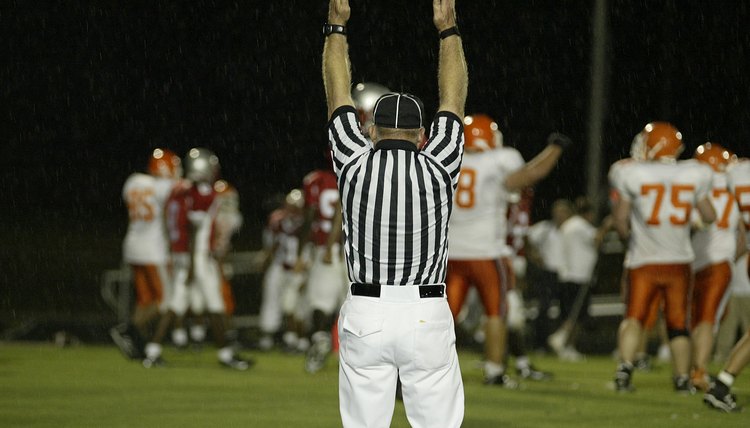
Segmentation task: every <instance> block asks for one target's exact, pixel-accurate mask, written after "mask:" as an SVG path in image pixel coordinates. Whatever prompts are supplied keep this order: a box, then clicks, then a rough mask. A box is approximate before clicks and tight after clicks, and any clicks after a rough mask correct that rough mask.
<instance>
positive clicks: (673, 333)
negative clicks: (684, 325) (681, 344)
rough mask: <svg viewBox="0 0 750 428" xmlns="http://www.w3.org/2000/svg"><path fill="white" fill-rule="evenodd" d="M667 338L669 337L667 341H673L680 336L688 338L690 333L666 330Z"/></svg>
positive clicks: (683, 330)
mask: <svg viewBox="0 0 750 428" xmlns="http://www.w3.org/2000/svg"><path fill="white" fill-rule="evenodd" d="M667 336H668V337H669V340H672V339H675V338H677V337H680V336H687V337H689V336H690V333H689V332H688V331H687V330H686V329H681V330H672V329H669V330H667Z"/></svg>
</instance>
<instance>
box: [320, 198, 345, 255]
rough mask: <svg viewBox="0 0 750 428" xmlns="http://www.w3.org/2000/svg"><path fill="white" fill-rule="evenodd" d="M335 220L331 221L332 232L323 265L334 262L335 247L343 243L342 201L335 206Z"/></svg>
mask: <svg viewBox="0 0 750 428" xmlns="http://www.w3.org/2000/svg"><path fill="white" fill-rule="evenodd" d="M334 210H335V211H334V213H333V218H332V219H331V232H330V233H329V234H328V240H327V241H326V252H325V254H324V255H323V263H325V264H330V263H331V262H332V261H333V246H334V245H336V244H339V243H341V232H342V229H341V225H342V223H343V214H342V212H341V201H336V205H335V206H334Z"/></svg>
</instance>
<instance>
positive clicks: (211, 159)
mask: <svg viewBox="0 0 750 428" xmlns="http://www.w3.org/2000/svg"><path fill="white" fill-rule="evenodd" d="M219 169H220V167H219V158H218V157H217V156H216V155H215V154H214V152H212V151H211V150H208V149H204V148H202V147H194V148H192V149H190V150H188V154H187V156H185V174H186V176H187V178H188V179H189V180H191V181H194V182H199V183H213V182H214V181H216V179H218V178H219Z"/></svg>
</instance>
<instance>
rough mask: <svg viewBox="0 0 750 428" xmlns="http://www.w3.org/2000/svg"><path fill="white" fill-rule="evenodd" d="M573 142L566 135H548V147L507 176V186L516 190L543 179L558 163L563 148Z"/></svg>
mask: <svg viewBox="0 0 750 428" xmlns="http://www.w3.org/2000/svg"><path fill="white" fill-rule="evenodd" d="M572 144H573V141H572V140H571V139H570V138H568V137H567V136H566V135H563V134H560V133H558V132H553V133H552V134H550V135H549V136H548V137H547V147H545V148H544V150H542V151H541V152H540V153H539V154H538V155H536V156H534V158H533V159H531V161H529V162H528V163H527V164H526V165H524V166H523V167H522V168H521V169H519V170H518V171H516V172H514V173H513V174H510V175H508V176H507V177H506V178H505V188H506V189H508V190H509V191H511V192H516V191H519V190H521V189H523V188H525V187H529V186H531V185H533V184H535V183H536V182H538V181H539V180H541V179H543V178H544V177H546V176H547V175H549V173H550V172H551V171H552V169H553V168H554V167H555V165H557V161H558V160H559V159H560V156H562V153H563V150H564V149H565V148H567V147H570V146H571V145H572Z"/></svg>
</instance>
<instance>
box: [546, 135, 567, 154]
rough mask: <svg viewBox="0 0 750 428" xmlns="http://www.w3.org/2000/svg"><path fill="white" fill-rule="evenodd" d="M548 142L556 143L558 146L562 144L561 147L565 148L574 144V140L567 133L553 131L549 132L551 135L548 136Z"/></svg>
mask: <svg viewBox="0 0 750 428" xmlns="http://www.w3.org/2000/svg"><path fill="white" fill-rule="evenodd" d="M547 144H555V145H557V146H560V148H561V149H563V150H565V149H567V148H568V147H570V146H572V145H573V140H571V139H570V138H569V137H568V136H567V135H565V134H561V133H559V132H553V133H551V134H549V137H547Z"/></svg>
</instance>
